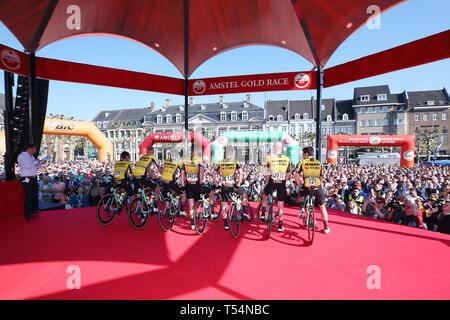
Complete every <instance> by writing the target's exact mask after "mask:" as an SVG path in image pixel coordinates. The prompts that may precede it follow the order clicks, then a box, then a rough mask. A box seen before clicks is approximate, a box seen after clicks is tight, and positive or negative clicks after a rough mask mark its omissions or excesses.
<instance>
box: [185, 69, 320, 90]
mask: <svg viewBox="0 0 450 320" xmlns="http://www.w3.org/2000/svg"><path fill="white" fill-rule="evenodd" d="M316 88H317V84H316V72H315V71H306V72H304V71H299V72H288V73H268V74H255V75H245V76H233V77H220V78H204V79H193V80H189V95H190V96H199V95H212V94H227V93H240V92H258V91H283V90H310V89H316Z"/></svg>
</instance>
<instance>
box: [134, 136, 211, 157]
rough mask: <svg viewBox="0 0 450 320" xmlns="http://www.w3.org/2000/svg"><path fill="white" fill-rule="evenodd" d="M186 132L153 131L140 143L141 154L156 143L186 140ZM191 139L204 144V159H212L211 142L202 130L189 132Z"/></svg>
mask: <svg viewBox="0 0 450 320" xmlns="http://www.w3.org/2000/svg"><path fill="white" fill-rule="evenodd" d="M184 136H185V134H184V133H151V134H150V135H149V136H148V137H147V138H145V140H144V141H143V142H142V143H141V145H140V148H139V149H140V153H141V155H143V154H145V153H146V150H147V148H148V147H151V146H152V145H153V144H155V143H180V142H183V141H184ZM189 141H191V142H192V141H194V142H197V143H198V144H200V145H201V146H202V150H203V160H204V161H205V162H209V161H210V160H211V143H210V142H209V141H208V139H206V138H205V137H204V136H203V135H202V134H201V133H200V132H189Z"/></svg>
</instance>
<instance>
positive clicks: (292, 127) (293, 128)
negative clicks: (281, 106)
mask: <svg viewBox="0 0 450 320" xmlns="http://www.w3.org/2000/svg"><path fill="white" fill-rule="evenodd" d="M290 132H291V134H294V133H295V125H294V124H291V128H290Z"/></svg>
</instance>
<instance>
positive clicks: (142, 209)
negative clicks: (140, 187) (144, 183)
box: [128, 198, 149, 229]
mask: <svg viewBox="0 0 450 320" xmlns="http://www.w3.org/2000/svg"><path fill="white" fill-rule="evenodd" d="M148 212H149V210H148V206H147V203H146V202H145V201H144V200H143V199H142V198H136V199H134V200H133V202H131V204H130V207H129V209H128V220H130V224H131V225H132V226H133V227H135V228H136V229H142V228H143V227H144V226H145V224H146V223H147V220H148Z"/></svg>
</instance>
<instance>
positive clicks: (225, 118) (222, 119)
mask: <svg viewBox="0 0 450 320" xmlns="http://www.w3.org/2000/svg"><path fill="white" fill-rule="evenodd" d="M220 121H227V114H226V113H225V112H221V113H220Z"/></svg>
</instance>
